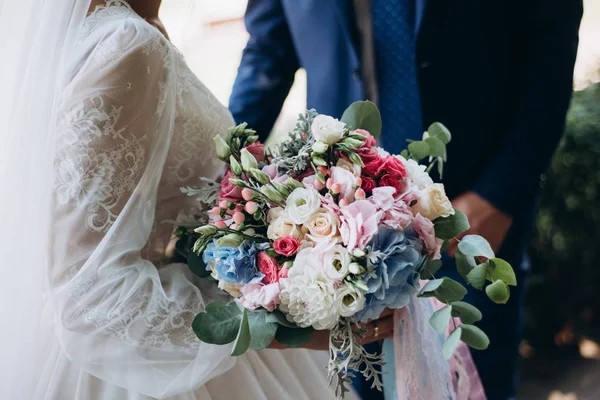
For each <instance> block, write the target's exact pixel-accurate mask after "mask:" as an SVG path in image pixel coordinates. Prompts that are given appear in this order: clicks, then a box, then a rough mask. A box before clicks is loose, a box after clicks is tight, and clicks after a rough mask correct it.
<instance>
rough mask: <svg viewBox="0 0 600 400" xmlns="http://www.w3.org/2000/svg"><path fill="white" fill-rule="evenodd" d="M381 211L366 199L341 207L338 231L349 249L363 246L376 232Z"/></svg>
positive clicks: (381, 214)
mask: <svg viewBox="0 0 600 400" xmlns="http://www.w3.org/2000/svg"><path fill="white" fill-rule="evenodd" d="M382 216H383V212H381V211H379V210H377V207H375V205H374V204H372V203H371V202H369V201H368V200H359V201H355V202H354V203H351V204H349V205H348V206H346V207H344V208H342V216H341V222H342V223H341V226H340V231H341V234H342V240H343V241H344V244H345V245H346V247H348V250H349V251H352V250H354V249H355V248H357V247H358V248H361V249H362V248H364V247H365V246H366V245H367V243H369V242H370V241H371V238H372V237H373V235H375V234H376V233H377V227H378V225H379V221H380V220H381V217H382Z"/></svg>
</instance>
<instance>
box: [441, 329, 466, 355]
mask: <svg viewBox="0 0 600 400" xmlns="http://www.w3.org/2000/svg"><path fill="white" fill-rule="evenodd" d="M461 326H462V325H461ZM461 332H462V329H461V327H460V326H459V327H458V328H456V329H455V330H453V331H452V333H451V334H450V335H448V337H447V338H446V341H444V345H443V346H442V354H443V355H444V359H446V360H449V359H450V358H452V354H454V349H455V348H456V346H457V345H458V342H459V341H460V336H461Z"/></svg>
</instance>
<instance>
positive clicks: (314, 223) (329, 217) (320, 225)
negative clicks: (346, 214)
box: [304, 208, 342, 243]
mask: <svg viewBox="0 0 600 400" xmlns="http://www.w3.org/2000/svg"><path fill="white" fill-rule="evenodd" d="M339 226H340V220H339V219H338V217H337V216H335V215H333V214H332V213H330V212H329V211H327V209H325V208H319V209H318V210H317V212H315V213H314V214H313V215H311V216H310V218H309V219H308V221H306V223H305V224H304V227H306V228H307V229H308V234H307V237H308V238H309V239H310V240H312V241H313V242H315V243H319V242H323V241H332V242H334V243H338V242H340V241H341V240H342V238H341V236H340V231H339Z"/></svg>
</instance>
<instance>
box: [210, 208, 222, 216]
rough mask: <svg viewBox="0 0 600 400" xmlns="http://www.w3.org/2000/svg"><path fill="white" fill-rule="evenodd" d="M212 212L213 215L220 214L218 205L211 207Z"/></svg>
mask: <svg viewBox="0 0 600 400" xmlns="http://www.w3.org/2000/svg"><path fill="white" fill-rule="evenodd" d="M212 213H213V214H214V215H220V214H221V209H220V208H219V207H213V209H212Z"/></svg>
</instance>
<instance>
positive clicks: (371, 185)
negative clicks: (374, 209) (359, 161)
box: [360, 176, 377, 195]
mask: <svg viewBox="0 0 600 400" xmlns="http://www.w3.org/2000/svg"><path fill="white" fill-rule="evenodd" d="M361 181H362V182H361V184H360V187H361V188H362V190H364V191H365V193H366V194H368V195H370V194H371V193H372V192H373V189H375V188H376V187H377V184H376V183H375V181H374V180H373V179H371V178H369V177H368V176H363V177H361Z"/></svg>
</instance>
